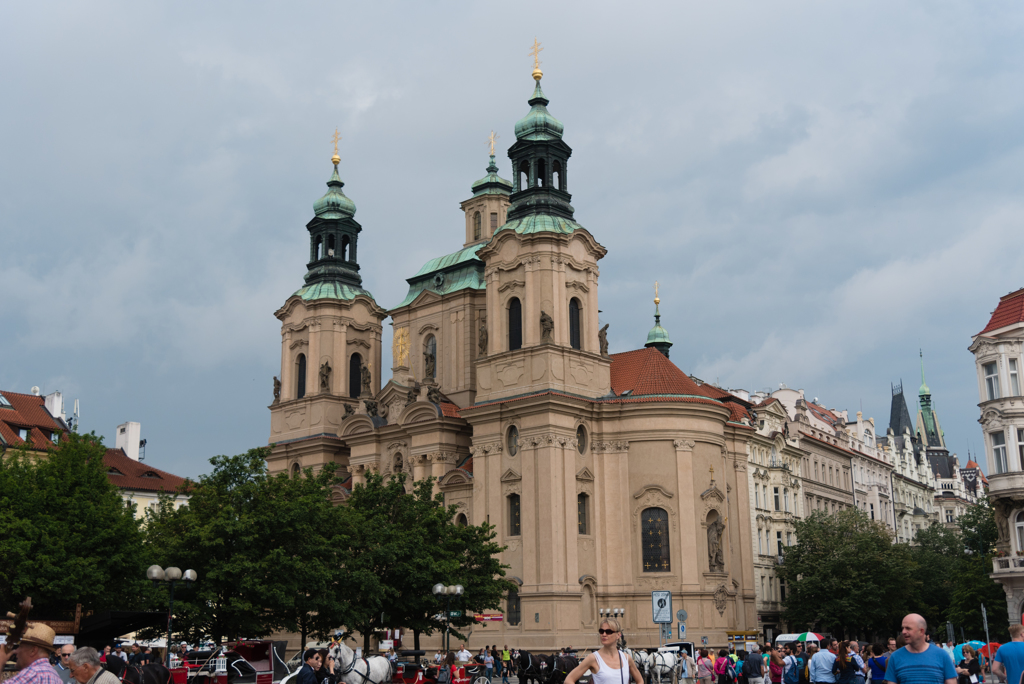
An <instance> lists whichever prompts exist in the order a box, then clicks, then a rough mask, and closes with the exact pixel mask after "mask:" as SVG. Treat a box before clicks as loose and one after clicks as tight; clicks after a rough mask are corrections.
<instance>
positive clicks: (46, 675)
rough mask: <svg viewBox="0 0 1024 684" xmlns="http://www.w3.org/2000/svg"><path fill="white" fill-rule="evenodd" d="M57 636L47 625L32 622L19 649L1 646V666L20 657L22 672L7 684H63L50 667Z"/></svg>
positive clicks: (19, 662)
mask: <svg viewBox="0 0 1024 684" xmlns="http://www.w3.org/2000/svg"><path fill="white" fill-rule="evenodd" d="M55 636H56V634H54V632H53V630H52V629H50V628H49V627H47V626H46V625H43V624H40V623H38V622H30V623H28V629H26V630H25V636H23V637H21V643H20V644H18V648H15V649H11V650H8V649H7V644H4V645H2V646H0V665H2V664H3V663H6V662H7V661H8V660H10V659H11V656H13V655H14V654H17V656H18V669H19V670H20V672H18V674H16V675H14V676H13V677H11V678H10V679H8V680H7V683H6V684H61V681H60V677H58V676H57V672H56V670H54V669H53V667H52V666H51V665H50V654H51V653H53V638H54V637H55Z"/></svg>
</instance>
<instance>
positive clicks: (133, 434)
mask: <svg viewBox="0 0 1024 684" xmlns="http://www.w3.org/2000/svg"><path fill="white" fill-rule="evenodd" d="M141 436H142V424H141V423H131V422H129V423H121V424H120V425H118V426H117V439H116V441H115V443H114V446H116V447H117V448H118V449H124V453H125V454H126V455H127V456H128V458H130V459H132V460H133V461H138V460H139V441H140V440H139V438H140V437H141Z"/></svg>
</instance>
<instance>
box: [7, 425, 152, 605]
mask: <svg viewBox="0 0 1024 684" xmlns="http://www.w3.org/2000/svg"><path fill="white" fill-rule="evenodd" d="M105 453H106V449H105V447H104V446H103V441H102V438H100V437H97V436H96V435H95V434H92V433H90V434H87V435H79V434H75V433H69V434H65V435H63V436H62V437H61V440H60V443H59V446H57V448H55V449H53V450H51V451H50V452H48V453H47V454H46V456H45V457H38V456H35V455H32V454H29V453H28V452H26V451H24V450H20V451H13V452H10V451H9V452H8V453H7V454H6V455H5V456H4V457H3V458H0V558H2V559H3V562H2V563H0V605H2V606H8V607H12V608H13V606H14V605H16V604H17V603H18V602H20V601H21V600H22V599H23V598H24V597H25V596H31V597H32V603H33V604H34V605H35V606H36V607H37V608H36V610H35V612H34V614H36V615H40V616H55V615H58V614H60V613H61V612H67V611H73V610H74V609H75V604H77V603H81V604H82V605H83V608H85V609H88V610H105V609H111V608H117V609H121V610H124V609H127V608H132V607H135V606H136V605H138V604H139V602H140V601H142V600H143V597H144V595H145V594H146V592H147V591H148V590H149V588H148V586H147V584H146V580H145V571H146V565H147V563H146V558H145V557H144V554H143V552H142V533H141V531H140V529H139V524H138V522H137V521H136V520H135V517H134V510H133V508H132V507H131V506H130V505H126V504H125V502H124V501H123V499H122V498H121V494H120V492H119V491H118V489H117V488H116V487H115V486H114V485H112V484H111V483H110V480H109V479H108V478H107V469H106V467H105V466H104V465H103V456H104V454H105Z"/></svg>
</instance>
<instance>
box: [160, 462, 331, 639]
mask: <svg viewBox="0 0 1024 684" xmlns="http://www.w3.org/2000/svg"><path fill="white" fill-rule="evenodd" d="M268 453H269V447H263V448H259V449H251V450H249V451H248V452H247V453H245V454H241V455H238V456H232V457H227V456H217V457H214V458H213V459H211V460H210V462H211V463H212V465H213V472H212V473H210V474H209V475H204V476H202V477H200V479H199V481H198V482H194V483H188V484H187V485H186V486H187V487H188V492H189V495H190V498H189V502H188V505H187V506H183V507H181V508H177V509H175V508H174V507H173V505H172V504H171V502H170V500H169V499H165V500H163V501H162V502H161V504H160V505H159V506H158V507H157V509H156V510H155V511H153V512H152V514H151V515H150V517H149V520H148V524H147V542H148V546H149V547H150V549H151V550H152V555H153V557H154V558H156V559H157V560H156V561H155V562H157V563H160V564H161V565H165V566H166V565H175V566H177V567H180V568H182V569H185V568H186V567H190V568H192V569H194V570H196V572H197V573H199V581H198V582H197V583H196V584H195V585H194V586H193V587H192V589H191V590H188V591H184V592H182V593H181V594H177V593H176V600H175V614H176V615H175V625H176V631H180V632H184V633H185V634H186V635H187V636H188V637H189V638H198V637H200V636H205V635H209V636H211V637H213V638H214V639H215V640H221V639H223V638H229V639H230V638H234V637H239V636H246V637H261V636H266V635H268V634H270V633H271V632H273V631H275V630H278V629H293V630H298V631H300V632H302V634H303V638H304V639H305V637H306V636H308V635H310V634H314V635H320V636H324V635H326V634H327V633H328V631H329V630H330V629H331V628H332V627H333V626H337V625H339V624H342V621H343V620H344V617H345V614H344V612H343V610H342V608H343V601H342V599H341V597H342V596H343V595H344V593H343V588H341V587H339V585H338V580H339V577H340V575H339V572H340V571H339V568H340V566H341V565H342V564H343V563H344V562H345V554H346V553H347V548H346V546H345V544H344V542H343V540H342V526H343V520H342V517H341V515H342V514H341V513H340V509H338V508H337V507H335V506H333V505H332V504H331V500H330V496H331V492H332V489H331V487H332V485H334V484H335V483H336V478H335V476H334V470H333V467H327V468H324V469H323V470H322V471H321V472H320V473H318V474H316V475H313V474H312V473H311V472H308V471H307V472H306V473H305V474H304V475H303V476H301V477H296V478H290V477H288V476H287V475H285V474H281V475H277V476H275V477H270V476H268V474H267V470H266V457H267V455H268Z"/></svg>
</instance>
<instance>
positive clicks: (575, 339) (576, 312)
mask: <svg viewBox="0 0 1024 684" xmlns="http://www.w3.org/2000/svg"><path fill="white" fill-rule="evenodd" d="M569 346H570V347H572V348H573V349H580V300H578V299H576V298H575V297H573V298H572V299H570V300H569Z"/></svg>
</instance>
